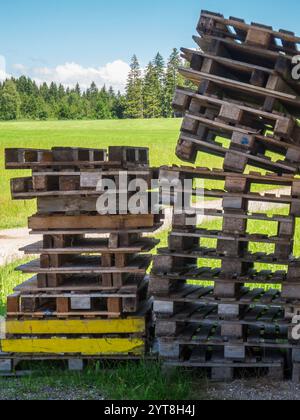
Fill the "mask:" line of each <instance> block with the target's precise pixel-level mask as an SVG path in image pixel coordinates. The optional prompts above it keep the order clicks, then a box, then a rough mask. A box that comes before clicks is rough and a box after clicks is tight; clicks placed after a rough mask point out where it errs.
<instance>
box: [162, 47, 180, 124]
mask: <svg viewBox="0 0 300 420" xmlns="http://www.w3.org/2000/svg"><path fill="white" fill-rule="evenodd" d="M181 64H182V60H181V58H180V53H179V51H178V50H177V49H176V48H174V49H173V51H172V54H171V55H170V57H169V60H168V64H167V71H166V77H165V86H164V112H163V114H164V117H166V118H171V117H173V116H174V111H173V108H172V102H173V97H174V92H175V89H176V87H177V86H183V85H184V79H183V77H182V76H180V74H179V72H178V68H179V67H180V65H181Z"/></svg>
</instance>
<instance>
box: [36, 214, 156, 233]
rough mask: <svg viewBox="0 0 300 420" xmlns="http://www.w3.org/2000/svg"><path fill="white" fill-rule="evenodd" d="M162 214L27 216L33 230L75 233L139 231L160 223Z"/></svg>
mask: <svg viewBox="0 0 300 420" xmlns="http://www.w3.org/2000/svg"><path fill="white" fill-rule="evenodd" d="M161 220H162V214H157V215H153V214H142V215H132V214H127V215H107V216H101V215H99V214H95V213H90V214H81V215H80V216H78V215H77V216H66V215H65V214H58V213H57V214H55V215H54V216H51V215H39V214H36V215H34V216H32V217H30V218H29V222H28V225H29V229H32V230H35V231H39V232H40V231H47V232H48V234H49V232H50V231H51V233H52V234H54V232H59V233H60V234H64V232H66V233H65V234H69V233H70V234H72V232H75V234H76V233H80V232H82V233H94V232H95V233H111V232H114V231H115V232H118V231H131V232H133V233H134V232H136V231H137V230H138V229H140V232H142V231H144V229H145V230H146V229H147V228H149V229H151V228H155V229H154V230H156V229H157V226H158V225H159V224H160V223H161Z"/></svg>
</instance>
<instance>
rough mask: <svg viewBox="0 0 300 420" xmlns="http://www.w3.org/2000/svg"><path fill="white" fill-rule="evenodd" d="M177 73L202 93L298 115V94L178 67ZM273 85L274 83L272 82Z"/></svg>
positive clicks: (264, 109)
mask: <svg viewBox="0 0 300 420" xmlns="http://www.w3.org/2000/svg"><path fill="white" fill-rule="evenodd" d="M179 73H180V74H181V75H182V76H183V77H185V78H186V79H187V80H189V81H191V82H192V83H194V84H195V85H196V86H197V88H198V89H199V92H198V93H200V94H203V95H207V94H209V95H217V96H220V97H221V98H224V97H225V96H226V97H227V98H228V99H229V100H231V99H233V100H239V101H242V102H243V103H244V104H245V105H247V106H252V107H261V108H262V110H263V111H266V112H274V111H276V112H277V111H280V110H282V107H283V109H284V110H285V112H288V113H289V114H291V115H292V116H294V117H295V118H298V117H299V115H300V105H299V95H298V94H290V93H282V92H279V91H277V90H274V88H273V85H270V87H271V88H269V87H268V88H264V87H259V86H255V85H251V84H249V83H245V82H240V81H238V80H233V79H231V78H228V77H222V76H215V75H214V74H209V73H204V72H201V71H197V70H193V69H188V68H186V67H180V68H179ZM274 85H275V86H277V85H276V83H275V84H274Z"/></svg>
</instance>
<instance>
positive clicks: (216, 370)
mask: <svg viewBox="0 0 300 420" xmlns="http://www.w3.org/2000/svg"><path fill="white" fill-rule="evenodd" d="M202 354H203V352H202V351H201V350H199V349H194V350H193V351H192V352H190V353H189V354H188V355H185V357H182V358H181V359H180V360H167V361H165V362H164V365H163V369H164V372H165V373H168V374H170V373H172V372H173V369H174V368H185V369H195V368H197V369H202V371H203V373H204V374H205V375H206V376H207V377H208V378H209V379H210V380H211V381H214V382H231V381H233V380H234V379H235V378H239V377H242V378H245V376H253V375H255V377H256V378H257V377H258V376H267V377H268V378H269V379H270V380H280V381H281V380H283V378H284V377H285V366H286V358H285V357H284V356H283V355H282V354H281V353H280V352H279V351H277V352H276V351H274V350H273V351H271V350H270V351H269V352H268V353H267V354H265V355H264V356H263V357H262V358H259V359H258V360H257V359H255V358H251V357H249V358H248V359H246V360H245V361H240V362H231V361H230V360H226V359H224V356H223V357H222V353H221V352H220V351H217V350H216V351H215V352H214V353H213V354H212V356H211V358H210V359H209V360H206V359H205V358H204V357H203V356H202Z"/></svg>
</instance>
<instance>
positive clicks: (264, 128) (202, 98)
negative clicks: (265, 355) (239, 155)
mask: <svg viewBox="0 0 300 420" xmlns="http://www.w3.org/2000/svg"><path fill="white" fill-rule="evenodd" d="M173 107H174V109H175V110H177V111H180V112H182V113H185V112H191V113H195V114H200V113H201V114H202V115H203V116H205V115H209V116H210V117H211V118H212V117H214V119H217V120H219V121H222V122H223V123H230V125H232V126H233V127H237V128H241V129H248V130H249V131H253V132H256V133H259V134H265V137H266V138H265V139H262V138H261V137H262V136H261V137H260V138H258V139H257V141H259V140H261V144H263V145H265V147H267V146H268V145H269V147H270V150H274V151H275V152H278V151H280V152H281V153H283V150H284V148H286V150H289V149H288V148H290V147H291V148H292V149H293V150H294V151H295V152H296V151H297V150H299V148H297V146H296V145H297V144H299V132H300V130H299V126H298V124H297V121H296V119H294V118H293V117H291V116H287V115H285V114H283V113H280V112H278V113H275V112H274V113H271V112H265V111H263V110H261V109H259V108H253V107H249V106H246V105H244V104H243V103H242V102H240V101H238V100H231V101H228V100H224V99H219V98H217V97H215V96H209V95H200V94H198V93H197V92H195V91H194V90H192V89H188V88H177V90H176V92H175V96H174V99H173ZM272 132H273V133H274V135H273V137H271V134H272ZM272 138H273V139H274V143H273V142H272ZM281 143H288V144H284V145H282V144H281ZM272 147H273V149H272Z"/></svg>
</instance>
